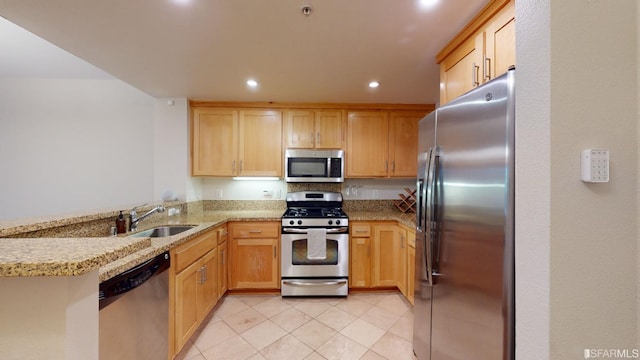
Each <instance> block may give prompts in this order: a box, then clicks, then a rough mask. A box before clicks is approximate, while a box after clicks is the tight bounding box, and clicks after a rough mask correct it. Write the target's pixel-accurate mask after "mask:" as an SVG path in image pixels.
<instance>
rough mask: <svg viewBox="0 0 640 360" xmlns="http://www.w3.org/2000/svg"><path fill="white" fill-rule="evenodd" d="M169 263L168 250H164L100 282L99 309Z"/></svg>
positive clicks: (163, 268) (159, 271)
mask: <svg viewBox="0 0 640 360" xmlns="http://www.w3.org/2000/svg"><path fill="white" fill-rule="evenodd" d="M170 264H171V259H170V256H169V252H164V253H162V254H160V255H158V256H156V257H154V258H152V259H149V260H147V261H145V262H143V263H142V264H140V265H137V266H135V267H133V268H131V269H129V270H127V271H125V272H123V273H121V274H118V275H116V276H114V277H113V278H111V279H109V280H107V281H104V282H102V283H100V289H99V293H98V300H99V302H100V309H102V308H104V307H105V306H107V305H109V304H111V303H112V302H114V301H115V300H117V299H118V298H119V297H120V296H121V295H123V294H126V293H128V292H129V291H131V290H133V289H135V288H137V287H138V286H140V285H142V284H144V283H145V282H146V281H148V280H149V279H151V278H153V277H154V276H156V275H158V274H160V273H161V272H163V271H165V270H167V269H168V268H169V266H170Z"/></svg>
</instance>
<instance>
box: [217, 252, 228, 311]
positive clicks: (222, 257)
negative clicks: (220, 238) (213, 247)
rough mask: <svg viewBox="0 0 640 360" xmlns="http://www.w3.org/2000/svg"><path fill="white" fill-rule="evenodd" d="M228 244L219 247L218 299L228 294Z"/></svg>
mask: <svg viewBox="0 0 640 360" xmlns="http://www.w3.org/2000/svg"><path fill="white" fill-rule="evenodd" d="M227 273H228V272H227V242H226V241H225V242H223V243H222V244H219V245H218V299H220V298H221V297H222V296H223V295H224V294H225V293H226V292H227Z"/></svg>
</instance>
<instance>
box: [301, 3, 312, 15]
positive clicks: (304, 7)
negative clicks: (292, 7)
mask: <svg viewBox="0 0 640 360" xmlns="http://www.w3.org/2000/svg"><path fill="white" fill-rule="evenodd" d="M301 9H302V14H303V15H304V16H309V15H311V12H312V11H313V8H312V7H311V5H302V8H301Z"/></svg>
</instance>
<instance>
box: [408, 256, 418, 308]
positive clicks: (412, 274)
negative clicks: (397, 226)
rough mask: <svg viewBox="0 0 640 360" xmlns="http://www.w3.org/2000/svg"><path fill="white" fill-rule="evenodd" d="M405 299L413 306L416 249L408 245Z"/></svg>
mask: <svg viewBox="0 0 640 360" xmlns="http://www.w3.org/2000/svg"><path fill="white" fill-rule="evenodd" d="M407 265H408V266H407V269H408V270H407V299H409V302H410V303H411V305H413V291H414V289H415V286H416V285H415V281H416V280H415V276H416V275H415V272H416V248H415V245H414V246H411V245H409V251H408V254H407Z"/></svg>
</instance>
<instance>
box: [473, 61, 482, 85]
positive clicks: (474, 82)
mask: <svg viewBox="0 0 640 360" xmlns="http://www.w3.org/2000/svg"><path fill="white" fill-rule="evenodd" d="M478 70H480V67H479V66H477V65H476V62H475V61H474V62H473V64H472V65H471V87H476V86H478V85H480V81H478Z"/></svg>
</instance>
